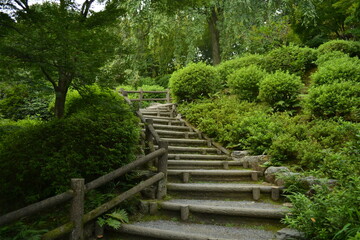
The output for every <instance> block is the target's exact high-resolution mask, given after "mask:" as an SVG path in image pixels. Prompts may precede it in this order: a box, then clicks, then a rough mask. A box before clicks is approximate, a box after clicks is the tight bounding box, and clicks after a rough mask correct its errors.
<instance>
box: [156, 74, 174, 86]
mask: <svg viewBox="0 0 360 240" xmlns="http://www.w3.org/2000/svg"><path fill="white" fill-rule="evenodd" d="M170 77H171V75H170V74H166V75H163V76H159V77H157V78H156V80H155V82H156V84H157V85H159V86H162V87H163V88H168V87H169V80H170Z"/></svg>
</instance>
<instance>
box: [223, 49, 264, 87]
mask: <svg viewBox="0 0 360 240" xmlns="http://www.w3.org/2000/svg"><path fill="white" fill-rule="evenodd" d="M262 64H263V56H262V55H258V54H250V55H245V56H243V57H239V58H235V59H232V60H229V61H224V62H222V63H221V64H219V65H218V66H216V70H217V72H218V73H219V75H220V80H221V83H222V84H223V85H225V83H226V81H227V79H228V77H229V75H231V74H232V73H234V72H235V71H237V70H239V69H241V68H244V67H249V66H251V65H258V66H262Z"/></svg>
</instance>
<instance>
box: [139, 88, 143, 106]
mask: <svg viewBox="0 0 360 240" xmlns="http://www.w3.org/2000/svg"><path fill="white" fill-rule="evenodd" d="M143 98H144V91H143V89H142V88H140V93H139V99H140V101H139V108H141V105H142V100H143Z"/></svg>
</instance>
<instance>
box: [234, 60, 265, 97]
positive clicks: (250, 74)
mask: <svg viewBox="0 0 360 240" xmlns="http://www.w3.org/2000/svg"><path fill="white" fill-rule="evenodd" d="M265 76H266V72H265V71H264V70H262V69H260V68H259V67H257V66H255V65H252V66H250V67H247V68H241V69H239V70H237V71H235V72H234V73H232V74H231V75H229V77H228V86H229V87H230V88H231V91H232V93H234V94H236V96H237V97H238V98H239V99H240V100H248V101H255V100H256V98H257V96H258V94H259V83H260V82H261V81H262V80H263V79H264V77H265Z"/></svg>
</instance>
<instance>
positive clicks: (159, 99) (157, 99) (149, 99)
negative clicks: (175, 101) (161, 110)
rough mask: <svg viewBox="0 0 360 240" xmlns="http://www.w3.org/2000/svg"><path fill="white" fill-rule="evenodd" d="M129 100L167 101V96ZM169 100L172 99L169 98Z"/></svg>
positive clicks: (132, 100)
mask: <svg viewBox="0 0 360 240" xmlns="http://www.w3.org/2000/svg"><path fill="white" fill-rule="evenodd" d="M129 100H130V101H131V102H141V101H167V100H169V99H167V98H142V99H136V98H135V99H129ZM170 100H172V99H171V98H170Z"/></svg>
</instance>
